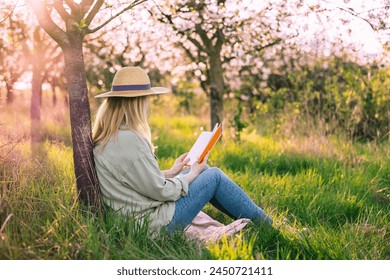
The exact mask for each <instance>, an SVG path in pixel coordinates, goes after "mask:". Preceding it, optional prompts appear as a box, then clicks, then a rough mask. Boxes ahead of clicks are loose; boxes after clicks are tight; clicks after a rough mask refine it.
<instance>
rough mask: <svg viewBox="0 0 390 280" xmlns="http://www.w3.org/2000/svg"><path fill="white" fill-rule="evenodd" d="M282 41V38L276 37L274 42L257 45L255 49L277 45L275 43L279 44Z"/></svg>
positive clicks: (259, 49)
mask: <svg viewBox="0 0 390 280" xmlns="http://www.w3.org/2000/svg"><path fill="white" fill-rule="evenodd" d="M281 41H282V39H281V38H277V39H275V41H273V42H272V43H269V44H267V45H265V46H256V47H255V50H256V51H261V50H264V49H266V48H269V47H272V46H275V45H277V44H279V43H280V42H281Z"/></svg>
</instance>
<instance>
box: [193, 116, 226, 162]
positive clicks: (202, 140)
mask: <svg viewBox="0 0 390 280" xmlns="http://www.w3.org/2000/svg"><path fill="white" fill-rule="evenodd" d="M221 135H222V127H221V125H220V124H218V123H217V124H216V125H215V126H214V129H213V131H203V132H202V133H201V134H200V135H199V137H198V139H197V140H196V141H195V144H194V145H193V146H192V148H191V150H190V151H189V153H188V155H187V157H189V158H190V161H189V162H188V165H192V164H194V163H195V161H196V159H198V162H202V161H203V159H204V157H205V156H206V154H207V153H208V152H209V151H211V150H212V149H213V147H214V145H215V144H216V143H217V142H218V140H219V138H220V137H221Z"/></svg>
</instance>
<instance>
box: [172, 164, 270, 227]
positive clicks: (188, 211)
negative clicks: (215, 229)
mask: <svg viewBox="0 0 390 280" xmlns="http://www.w3.org/2000/svg"><path fill="white" fill-rule="evenodd" d="M186 171H187V172H188V170H186ZM208 202H210V203H211V204H212V205H213V206H214V207H216V208H217V209H219V210H220V211H222V212H224V213H225V214H227V215H228V216H230V217H231V218H233V219H239V218H247V219H251V220H252V221H253V222H258V223H261V222H268V223H270V224H271V223H272V219H271V218H270V217H269V216H268V215H267V214H266V213H265V212H264V211H263V210H262V209H261V208H260V207H259V206H257V205H256V204H255V203H254V202H253V201H252V200H251V199H250V198H249V196H248V195H247V194H246V193H245V192H244V191H243V190H242V189H241V188H240V187H239V186H238V185H237V184H236V183H234V182H233V181H232V180H231V179H230V178H229V177H228V176H226V174H225V173H223V172H222V171H221V170H220V169H218V168H215V167H212V168H208V167H206V168H205V170H203V172H202V173H200V174H199V175H198V177H196V178H195V180H194V181H192V183H191V184H190V185H189V189H188V195H187V196H182V197H181V198H179V199H178V200H177V201H176V202H175V206H176V207H175V212H174V215H173V218H172V221H171V222H170V223H169V224H168V225H167V228H168V230H169V231H170V232H173V231H175V230H183V229H184V228H186V227H187V226H188V225H189V224H190V223H191V222H192V220H193V219H194V218H195V217H196V215H198V213H199V212H200V211H201V210H202V208H203V207H204V206H205V205H206V204H207V203H208Z"/></svg>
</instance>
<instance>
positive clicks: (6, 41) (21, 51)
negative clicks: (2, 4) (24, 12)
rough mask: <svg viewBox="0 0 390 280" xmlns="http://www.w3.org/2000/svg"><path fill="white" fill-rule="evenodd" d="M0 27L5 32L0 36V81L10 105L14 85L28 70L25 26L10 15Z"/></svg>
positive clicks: (14, 16)
mask: <svg viewBox="0 0 390 280" xmlns="http://www.w3.org/2000/svg"><path fill="white" fill-rule="evenodd" d="M0 27H1V28H4V29H6V30H7V32H4V33H3V34H1V35H0V79H1V80H2V81H3V82H4V83H5V86H6V92H7V103H8V104H10V103H13V101H14V84H15V83H16V82H17V81H18V79H19V78H20V77H21V76H22V75H23V74H24V73H25V72H26V70H28V63H27V61H26V57H27V53H28V47H27V40H28V37H27V35H26V34H27V26H26V24H25V22H24V21H23V20H22V19H21V18H20V17H18V16H16V15H14V14H13V13H11V14H8V15H7V17H6V18H5V19H4V20H3V21H2V22H1V23H0Z"/></svg>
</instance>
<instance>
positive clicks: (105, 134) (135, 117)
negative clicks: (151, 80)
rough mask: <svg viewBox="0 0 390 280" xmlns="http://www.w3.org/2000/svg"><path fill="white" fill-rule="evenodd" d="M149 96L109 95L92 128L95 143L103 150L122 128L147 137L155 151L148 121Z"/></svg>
mask: <svg viewBox="0 0 390 280" xmlns="http://www.w3.org/2000/svg"><path fill="white" fill-rule="evenodd" d="M148 112H149V96H137V97H109V98H106V99H105V100H104V101H103V103H102V104H101V105H100V107H99V109H98V111H97V113H96V118H95V122H94V125H93V128H92V140H93V145H94V146H96V145H98V144H99V145H100V150H102V149H103V148H104V147H105V145H106V144H107V143H108V141H109V140H110V139H111V137H113V136H114V137H116V136H117V134H118V130H119V129H120V128H123V129H128V130H131V131H133V132H135V133H137V134H138V135H139V136H141V137H143V138H145V139H146V141H147V142H148V144H149V147H150V149H151V151H152V152H153V153H154V146H153V145H152V139H151V138H152V137H151V133H150V127H149V123H148Z"/></svg>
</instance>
